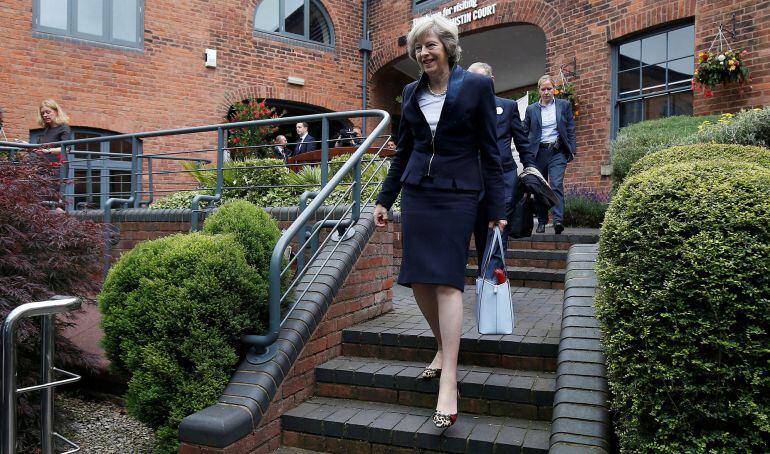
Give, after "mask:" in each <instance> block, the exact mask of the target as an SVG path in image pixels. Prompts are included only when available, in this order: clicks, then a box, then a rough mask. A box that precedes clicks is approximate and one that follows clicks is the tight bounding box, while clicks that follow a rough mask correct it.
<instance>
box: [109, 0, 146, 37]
mask: <svg viewBox="0 0 770 454" xmlns="http://www.w3.org/2000/svg"><path fill="white" fill-rule="evenodd" d="M137 1H138V0H120V1H113V2H112V37H113V38H115V39H119V40H121V41H130V42H132V43H133V42H136V41H138V39H137V36H136V30H137V28H138V26H139V24H138V20H139V8H138V6H137V4H136V2H137Z"/></svg>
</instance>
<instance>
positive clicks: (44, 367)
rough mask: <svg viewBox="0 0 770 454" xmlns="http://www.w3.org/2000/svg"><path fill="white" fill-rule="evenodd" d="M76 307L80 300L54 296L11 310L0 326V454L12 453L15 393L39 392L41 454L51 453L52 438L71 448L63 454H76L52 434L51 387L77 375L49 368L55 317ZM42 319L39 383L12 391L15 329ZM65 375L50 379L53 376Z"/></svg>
mask: <svg viewBox="0 0 770 454" xmlns="http://www.w3.org/2000/svg"><path fill="white" fill-rule="evenodd" d="M79 307H80V299H78V298H70V297H54V299H51V300H49V301H42V302H38V303H27V304H22V305H21V306H19V307H17V308H15V309H14V310H12V311H11V312H10V313H9V314H8V316H7V317H6V319H5V321H4V322H3V325H2V332H1V333H0V338H2V377H3V383H2V405H1V406H0V408H2V412H1V413H0V415H2V423H1V424H2V426H0V427H2V432H0V448H2V449H0V453H2V454H14V453H16V403H17V396H18V395H19V394H23V393H28V392H32V391H40V444H41V452H42V453H43V454H53V452H54V450H53V445H54V438H57V439H59V440H61V441H62V442H64V443H65V444H67V445H68V446H70V447H71V448H72V449H70V450H69V451H67V452H66V453H63V454H70V453H74V452H78V451H80V448H79V447H78V446H77V445H76V444H75V443H73V442H71V441H70V440H68V439H66V438H65V437H63V436H61V435H60V434H58V433H56V432H54V431H53V419H54V412H53V406H54V402H53V388H54V387H55V386H60V385H65V384H67V383H73V382H76V381H78V380H80V376H78V375H75V374H73V373H72V372H67V371H64V370H61V369H59V368H57V367H54V365H53V357H54V335H55V331H54V323H55V316H56V315H55V314H58V313H62V312H69V311H72V310H75V309H77V308H79ZM30 317H42V321H41V324H40V350H41V354H40V384H38V385H35V386H28V387H26V388H20V389H17V388H16V382H17V376H16V375H17V371H16V328H17V327H18V325H19V323H21V321H22V320H23V319H25V318H30ZM55 372H56V373H59V374H62V375H66V376H68V378H65V379H62V380H56V381H54V380H53V378H54V377H53V375H54V373H55Z"/></svg>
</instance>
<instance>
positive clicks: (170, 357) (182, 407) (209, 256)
mask: <svg viewBox="0 0 770 454" xmlns="http://www.w3.org/2000/svg"><path fill="white" fill-rule="evenodd" d="M246 257H247V255H246V253H245V252H244V248H243V246H241V245H240V244H238V243H237V242H236V240H235V238H234V237H233V236H232V235H204V234H200V233H195V234H189V235H183V234H178V235H172V236H168V237H165V238H161V239H158V240H153V241H148V242H144V243H140V244H139V245H138V246H136V247H135V248H134V249H132V250H131V251H129V252H127V253H125V254H124V255H123V256H122V257H121V258H120V260H118V262H117V263H115V265H113V267H112V268H111V269H110V272H109V274H108V276H107V280H106V282H105V284H104V288H103V290H102V293H101V294H100V295H99V307H100V309H101V311H102V314H103V317H102V327H103V329H104V340H103V345H104V347H105V350H106V352H107V357H108V358H109V359H110V361H111V363H112V364H111V365H112V367H113V368H114V369H115V370H117V371H119V372H122V373H124V374H126V375H127V376H128V378H129V382H128V391H127V394H126V405H127V406H128V409H129V412H130V413H131V414H132V415H134V416H135V417H136V418H137V419H139V420H140V421H142V422H144V423H146V424H148V425H150V426H151V427H153V428H154V429H156V435H157V438H158V440H159V447H158V451H159V452H168V453H171V452H176V449H177V445H178V435H177V433H178V426H179V423H180V422H181V421H182V419H183V418H184V417H185V416H187V415H189V414H192V413H194V412H196V411H199V410H201V409H203V408H204V407H206V406H208V405H211V404H213V403H215V402H216V401H217V399H218V398H219V396H220V394H221V392H222V390H223V389H224V387H225V386H226V384H227V382H228V379H229V378H230V374H231V372H232V370H233V368H234V366H235V365H236V364H237V362H238V358H239V349H240V347H241V343H240V336H241V334H243V333H244V332H246V331H248V332H258V331H261V330H262V324H261V321H260V320H261V317H262V316H263V313H264V306H262V305H259V304H255V302H259V301H266V299H267V295H266V287H265V285H264V284H263V279H262V278H261V277H260V275H259V273H258V272H257V270H255V269H254V268H252V267H250V266H249V265H248V263H247V260H246Z"/></svg>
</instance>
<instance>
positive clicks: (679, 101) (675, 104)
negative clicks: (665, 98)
mask: <svg viewBox="0 0 770 454" xmlns="http://www.w3.org/2000/svg"><path fill="white" fill-rule="evenodd" d="M671 115H692V90H690V91H683V92H679V93H674V94H672V95H671Z"/></svg>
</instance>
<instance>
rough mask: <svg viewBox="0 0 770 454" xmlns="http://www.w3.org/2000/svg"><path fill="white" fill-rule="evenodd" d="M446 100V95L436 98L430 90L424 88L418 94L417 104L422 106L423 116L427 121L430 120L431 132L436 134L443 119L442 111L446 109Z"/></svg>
mask: <svg viewBox="0 0 770 454" xmlns="http://www.w3.org/2000/svg"><path fill="white" fill-rule="evenodd" d="M445 99H446V93H444V94H442V95H440V96H436V95H434V94H433V93H431V92H429V91H428V88H427V87H426V88H424V89H422V90H421V91H420V93H418V94H417V104H419V105H420V110H422V114H423V115H425V119H426V120H428V126H430V132H432V133H434V134H435V133H436V126H438V119H439V117H441V109H442V108H443V107H444V100H445Z"/></svg>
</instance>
